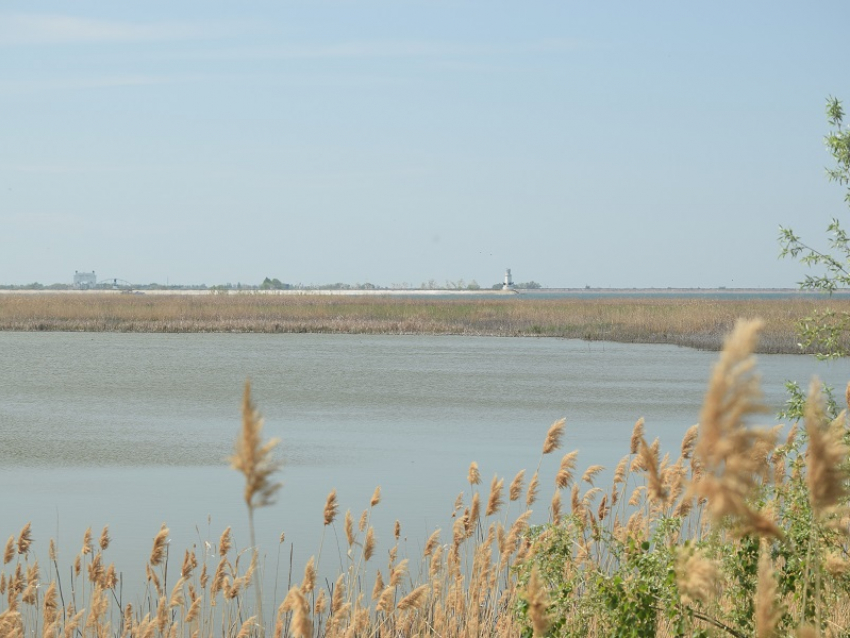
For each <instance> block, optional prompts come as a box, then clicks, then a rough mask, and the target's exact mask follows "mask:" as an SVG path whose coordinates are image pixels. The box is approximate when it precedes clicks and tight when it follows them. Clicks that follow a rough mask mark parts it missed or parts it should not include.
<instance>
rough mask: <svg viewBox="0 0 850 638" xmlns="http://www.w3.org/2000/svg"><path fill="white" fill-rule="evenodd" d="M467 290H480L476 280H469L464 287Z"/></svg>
mask: <svg viewBox="0 0 850 638" xmlns="http://www.w3.org/2000/svg"><path fill="white" fill-rule="evenodd" d="M466 289H467V290H481V286H479V285H478V282H477V281H475V280H474V279H473V280H472V281H470V282H469V285H468V286H467V287H466Z"/></svg>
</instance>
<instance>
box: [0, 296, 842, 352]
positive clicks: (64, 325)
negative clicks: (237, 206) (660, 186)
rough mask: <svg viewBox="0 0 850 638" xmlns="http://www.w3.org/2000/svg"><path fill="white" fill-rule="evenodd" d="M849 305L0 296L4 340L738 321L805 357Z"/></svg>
mask: <svg viewBox="0 0 850 638" xmlns="http://www.w3.org/2000/svg"><path fill="white" fill-rule="evenodd" d="M827 308H829V309H832V310H834V311H836V312H848V311H850V300H846V299H822V298H821V299H816V298H811V297H801V298H793V299H723V300H717V299H689V298H675V299H671V298H664V299H662V298H642V299H634V298H608V297H606V298H593V299H575V298H571V299H540V298H533V297H529V296H522V295H512V296H506V297H502V298H495V299H481V298H479V299H469V298H452V299H438V298H433V297H431V298H412V297H392V296H386V297H376V296H368V297H366V296H363V297H358V296H347V297H342V296H338V297H334V296H321V295H299V296H275V295H252V294H250V293H249V294H238V295H196V296H189V295H120V294H98V293H94V292H92V293H85V294H61V293H60V294H50V295H32V294H29V295H24V294H4V295H0V330H19V331H51V330H59V331H88V332H101V331H109V332H256V333H286V332H312V333H360V334H440V335H443V334H453V335H493V336H546V337H562V338H575V339H588V340H607V341H620V342H636V343H671V344H676V345H682V346H688V347H694V348H700V349H706V350H719V349H720V347H721V345H722V341H723V336H724V335H725V334H726V333H727V332H728V331H729V330H731V329H732V326H733V325H734V324H735V321H736V319H738V318H739V317H743V318H754V317H760V318H761V319H763V320H764V322H765V327H764V330H763V334H762V338H761V341H760V342H759V346H758V351H759V352H763V353H767V352H770V353H798V352H800V351H801V350H800V348H799V347H798V345H797V343H798V337H797V323H798V322H799V321H801V320H802V319H803V318H805V317H807V316H810V315H811V314H812V313H813V312H815V311H822V310H824V309H827Z"/></svg>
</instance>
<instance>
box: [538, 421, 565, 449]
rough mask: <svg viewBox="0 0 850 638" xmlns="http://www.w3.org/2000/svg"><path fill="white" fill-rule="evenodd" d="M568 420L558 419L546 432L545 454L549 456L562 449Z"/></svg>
mask: <svg viewBox="0 0 850 638" xmlns="http://www.w3.org/2000/svg"><path fill="white" fill-rule="evenodd" d="M566 423H567V420H566V419H565V418H562V419H558V420H557V421H555V422H554V423H553V424H552V425H551V426H549V431H548V432H546V440H545V441H544V442H543V454H549V453H551V452H554V451H555V450H557V449H558V448H560V447H561V437H562V436H563V435H564V426H565V425H566Z"/></svg>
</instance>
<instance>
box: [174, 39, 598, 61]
mask: <svg viewBox="0 0 850 638" xmlns="http://www.w3.org/2000/svg"><path fill="white" fill-rule="evenodd" d="M586 46H587V45H586V43H584V42H583V41H580V40H570V39H552V40H541V41H537V42H519V43H514V44H500V45H490V44H458V43H453V42H432V41H417V40H408V41H383V42H366V41H362V42H359V41H354V42H340V43H327V44H314V45H304V44H292V45H283V46H246V47H230V48H226V49H219V50H216V51H203V52H192V53H188V54H186V55H185V57H189V58H195V59H207V60H299V59H305V60H307V59H359V58H457V57H490V56H498V55H517V54H523V53H532V54H533V53H557V52H567V51H573V50H576V49H580V48H585V47H586ZM180 57H183V56H180Z"/></svg>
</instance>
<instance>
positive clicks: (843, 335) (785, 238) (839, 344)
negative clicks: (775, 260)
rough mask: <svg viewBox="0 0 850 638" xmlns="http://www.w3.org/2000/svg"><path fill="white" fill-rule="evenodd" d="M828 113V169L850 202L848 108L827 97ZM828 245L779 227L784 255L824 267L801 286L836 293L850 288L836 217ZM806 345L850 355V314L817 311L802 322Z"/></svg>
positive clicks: (848, 261) (849, 265) (845, 245)
mask: <svg viewBox="0 0 850 638" xmlns="http://www.w3.org/2000/svg"><path fill="white" fill-rule="evenodd" d="M826 117H827V121H828V122H829V124H830V126H831V127H832V130H831V131H830V133H829V134H828V135H827V136H826V137H825V138H824V141H825V142H826V147H827V149H828V150H829V153H830V155H832V157H833V159H834V160H835V168H828V169H827V170H826V173H827V176H828V177H829V180H830V181H832V182H837V183H838V184H839V185H841V186H843V187H844V189H845V193H844V201H845V202H846V203H847V204H848V205H850V127H845V126H844V108H843V107H842V104H841V102H840V101H839V100H837V99H836V98H834V97H830V98H828V99H827V101H826ZM827 233H828V234H829V239H828V242H827V243H828V248H826V249H823V250H819V249H816V248H814V247H812V246H811V245H810V244H807V243H804V242H803V240H802V239H801V238H800V237H798V236H797V235H796V234H795V233H794V231H793V230H791V229H790V228H784V227H782V226H780V227H779V243H780V246H781V248H782V250H781V252H780V257H793V258H795V259H797V260H798V261H800V263H802V264H805V265H806V266H809V267H813V266H816V267H820V268H821V269H822V270H821V274H818V275H806V277H805V279H804V280H803V281H801V282H800V287H801V288H803V289H808V290H820V291H824V292H827V293H829V294H832V293H833V292H834V291H836V290H838V289H839V288H844V289H846V288H850V236H848V235H847V231H845V230H844V228H843V227H842V226H841V222H840V221H839V220H838V219H835V218H833V220H832V223H830V224H829V226H827ZM798 329H799V332H800V341H801V343H802V345H803V346H804V347H814V348H815V350H816V352H817V356H818V357H820V358H824V359H831V358H835V357H844V356H848V355H850V314H848V313H836V312H834V311H831V310H826V311H824V312H822V313H813V314H812V316H810V317H806V318H805V319H803V320H802V321H801V323H800V325H799V326H798Z"/></svg>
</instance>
